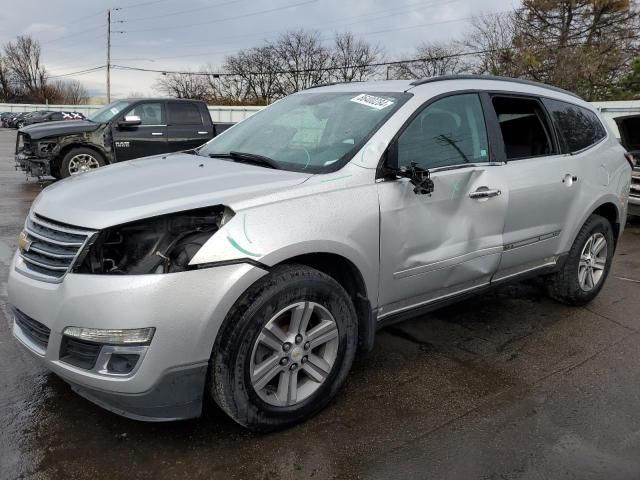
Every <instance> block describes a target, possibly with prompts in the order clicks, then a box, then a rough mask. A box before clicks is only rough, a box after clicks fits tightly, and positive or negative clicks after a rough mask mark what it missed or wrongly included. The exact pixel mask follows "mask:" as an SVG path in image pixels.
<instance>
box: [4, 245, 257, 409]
mask: <svg viewBox="0 0 640 480" xmlns="http://www.w3.org/2000/svg"><path fill="white" fill-rule="evenodd" d="M21 262H22V260H21V258H20V256H19V255H16V257H15V258H14V262H13V265H12V267H11V271H10V274H9V281H8V293H9V305H10V307H9V305H8V307H9V308H11V309H12V313H11V314H12V316H13V318H14V324H13V335H14V337H15V338H16V340H17V341H18V342H19V343H20V344H21V345H23V346H24V347H25V348H26V349H27V350H28V351H29V352H30V353H31V354H33V355H34V356H35V357H36V358H38V359H39V360H40V361H41V362H42V363H43V364H44V366H45V367H46V368H47V369H49V370H51V371H52V372H54V373H55V374H57V375H58V376H60V377H61V378H62V379H63V380H65V381H66V382H67V383H69V384H70V385H71V387H72V389H73V390H74V391H75V392H77V393H78V394H79V395H81V396H83V397H85V398H86V399H88V400H90V401H92V402H94V403H96V404H98V405H100V406H101V407H103V408H106V409H108V410H110V411H112V412H114V413H117V414H119V415H122V416H125V417H129V418H133V419H136V420H145V421H168V420H178V419H185V418H192V417H196V416H198V415H199V414H200V412H201V408H202V401H203V398H204V393H205V383H206V378H207V377H206V375H207V370H208V363H209V358H210V356H211V351H212V348H213V343H214V340H215V337H216V335H217V333H218V329H219V328H220V326H221V324H222V321H223V320H224V318H225V317H226V314H227V312H228V311H229V309H230V308H231V306H232V305H233V304H234V303H235V301H236V299H237V298H238V296H239V295H240V294H241V293H242V292H243V291H244V290H245V289H247V288H248V287H249V286H250V285H251V284H253V283H254V282H255V281H256V280H257V279H259V278H261V277H262V276H263V275H265V273H266V272H265V271H263V270H262V269H259V268H256V267H253V266H251V265H249V264H235V265H224V266H220V267H212V268H206V269H202V270H194V271H187V272H180V273H170V274H162V275H160V274H158V275H118V276H116V275H89V274H74V273H68V274H67V275H66V276H65V277H64V280H63V281H62V282H59V283H47V282H43V281H39V280H36V279H33V278H30V277H28V276H25V275H24V274H22V273H20V271H19V267H20V266H21ZM17 268H18V269H17ZM70 326H74V327H80V328H89V329H131V328H145V327H153V328H155V334H154V336H153V339H152V340H151V341H150V343H149V346H148V350H147V351H146V353H145V355H144V357H141V358H140V360H139V362H140V363H139V365H137V366H136V368H135V370H134V371H132V373H131V374H129V375H114V374H104V373H102V372H101V371H99V370H98V369H95V368H89V367H83V366H82V364H81V363H78V362H75V363H74V362H72V361H71V357H73V356H74V355H80V356H81V357H82V358H84V359H86V357H87V355H89V354H90V353H91V350H90V349H76V350H71V349H70V348H69V347H68V345H69V341H68V336H67V335H66V334H65V328H67V327H70ZM65 342H66V343H65ZM85 343H86V342H85ZM65 345H67V347H65ZM105 345H106V346H107V347H108V345H107V344H98V346H97V347H95V348H96V349H100V348H101V349H102V350H104V348H105ZM102 350H99V351H98V352H97V353H96V352H94V354H93V355H94V356H95V355H98V356H99V355H101V354H102V353H104V352H103V351H102Z"/></svg>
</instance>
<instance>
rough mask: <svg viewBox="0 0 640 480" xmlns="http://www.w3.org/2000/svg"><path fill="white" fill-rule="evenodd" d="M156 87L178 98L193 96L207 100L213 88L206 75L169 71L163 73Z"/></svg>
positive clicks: (196, 98)
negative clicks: (210, 86)
mask: <svg viewBox="0 0 640 480" xmlns="http://www.w3.org/2000/svg"><path fill="white" fill-rule="evenodd" d="M154 88H155V89H156V90H158V91H159V92H161V93H163V94H165V95H169V96H171V97H177V98H193V99H195V100H204V101H207V100H209V98H210V97H211V90H210V88H209V84H208V83H207V79H206V76H205V75H198V74H194V73H169V74H166V75H162V76H161V77H160V78H159V79H158V80H157V81H156V83H155V85H154Z"/></svg>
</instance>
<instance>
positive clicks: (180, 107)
mask: <svg viewBox="0 0 640 480" xmlns="http://www.w3.org/2000/svg"><path fill="white" fill-rule="evenodd" d="M202 110H203V109H200V108H198V105H197V104H196V103H194V102H180V101H171V102H167V117H168V131H169V145H168V148H169V151H170V152H176V151H180V150H189V149H191V148H196V147H199V146H200V145H202V144H203V143H205V142H206V141H208V140H209V139H210V138H212V137H213V125H212V124H211V121H210V120H209V121H207V120H208V119H206V118H204V117H203V115H204V112H203V111H202ZM206 114H207V115H209V113H208V112H207V113H206Z"/></svg>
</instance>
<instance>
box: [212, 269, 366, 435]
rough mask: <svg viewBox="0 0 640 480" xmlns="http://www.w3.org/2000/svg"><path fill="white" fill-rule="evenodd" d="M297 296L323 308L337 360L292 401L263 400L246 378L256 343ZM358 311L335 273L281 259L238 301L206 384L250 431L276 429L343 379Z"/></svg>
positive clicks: (313, 408)
mask: <svg viewBox="0 0 640 480" xmlns="http://www.w3.org/2000/svg"><path fill="white" fill-rule="evenodd" d="M300 301H308V302H315V303H317V304H319V305H321V306H322V307H324V308H326V309H327V310H328V311H329V312H330V313H331V315H332V316H333V318H334V320H335V323H336V325H337V328H338V337H337V338H338V339H339V343H338V348H337V356H336V358H335V362H334V363H333V368H332V369H331V371H330V373H329V374H328V375H327V376H326V379H325V380H324V382H323V383H321V384H320V385H319V386H318V387H317V390H316V391H315V392H314V393H313V394H311V395H310V396H309V397H308V398H305V399H304V400H302V401H300V402H299V403H297V404H294V405H292V406H274V405H270V404H269V403H267V402H265V401H264V400H263V399H262V398H260V396H259V395H258V393H257V392H256V390H255V389H254V387H253V385H252V383H251V379H250V369H251V356H252V351H253V348H254V344H255V342H256V341H257V339H258V336H259V334H260V332H261V331H262V329H263V327H264V326H265V325H266V324H267V323H268V322H269V320H270V319H271V318H272V317H273V315H274V314H276V313H277V312H280V311H282V310H283V309H285V308H286V307H287V306H290V305H293V304H295V303H297V302H300ZM357 338H358V326H357V317H356V311H355V308H354V306H353V302H352V301H351V299H350V297H349V295H348V294H347V292H346V291H345V290H344V288H342V286H341V285H340V284H339V283H338V282H336V281H335V280H334V279H333V278H331V277H329V276H328V275H325V274H324V273H322V272H319V271H318V270H315V269H312V268H309V267H306V266H301V265H284V266H279V267H276V268H274V269H273V271H272V272H271V273H270V274H269V275H267V276H266V277H264V278H263V279H261V280H259V281H258V282H256V284H254V285H253V286H252V287H251V288H250V289H249V290H248V291H247V292H245V294H244V295H243V296H242V297H241V298H240V299H239V300H238V301H237V302H236V304H235V305H234V307H233V308H232V309H231V311H230V312H229V314H228V315H227V318H226V319H225V321H224V323H223V325H222V328H221V332H220V334H219V335H218V338H217V340H216V342H215V345H214V349H213V353H212V358H211V369H210V379H209V380H210V382H209V389H210V391H211V395H212V396H213V399H214V400H215V402H216V403H217V404H218V405H219V406H220V408H221V409H222V410H223V411H224V412H226V413H227V414H228V415H229V416H230V417H231V418H232V419H233V420H235V421H236V422H238V423H239V424H240V425H243V426H244V427H247V428H248V429H250V430H253V431H261V432H266V431H273V430H279V429H283V428H286V427H289V426H291V425H294V424H296V423H299V422H301V421H303V420H305V419H307V418H309V417H310V416H312V415H314V414H315V413H317V412H318V411H319V410H321V409H322V408H323V407H324V406H326V405H327V403H329V401H330V400H331V399H332V398H333V397H334V396H335V394H336V393H337V391H338V390H339V388H340V387H341V385H342V384H343V382H344V380H345V378H346V376H347V374H348V373H349V370H350V369H351V364H352V363H353V359H354V356H355V353H356V349H357Z"/></svg>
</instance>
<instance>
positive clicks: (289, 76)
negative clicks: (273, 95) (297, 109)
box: [270, 30, 331, 95]
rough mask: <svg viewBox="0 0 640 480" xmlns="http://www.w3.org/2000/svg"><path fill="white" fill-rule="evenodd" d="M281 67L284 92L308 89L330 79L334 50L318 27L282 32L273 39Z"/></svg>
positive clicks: (273, 46) (282, 89)
mask: <svg viewBox="0 0 640 480" xmlns="http://www.w3.org/2000/svg"><path fill="white" fill-rule="evenodd" d="M270 46H271V48H272V49H273V51H274V53H275V57H276V60H277V62H278V70H279V75H278V76H279V85H280V89H281V91H280V94H281V95H288V94H290V93H294V92H298V91H300V90H304V89H305V88H308V87H311V86H313V85H318V84H320V83H323V82H326V81H327V79H328V78H329V72H328V70H326V69H327V68H328V67H329V65H330V61H331V52H330V51H329V49H327V48H326V47H325V46H324V45H323V44H322V41H321V40H320V34H319V33H318V32H317V31H312V32H306V31H304V30H295V31H291V32H287V33H284V34H282V35H281V36H280V37H279V38H278V40H276V41H275V42H274V43H272V44H271V45H270Z"/></svg>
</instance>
